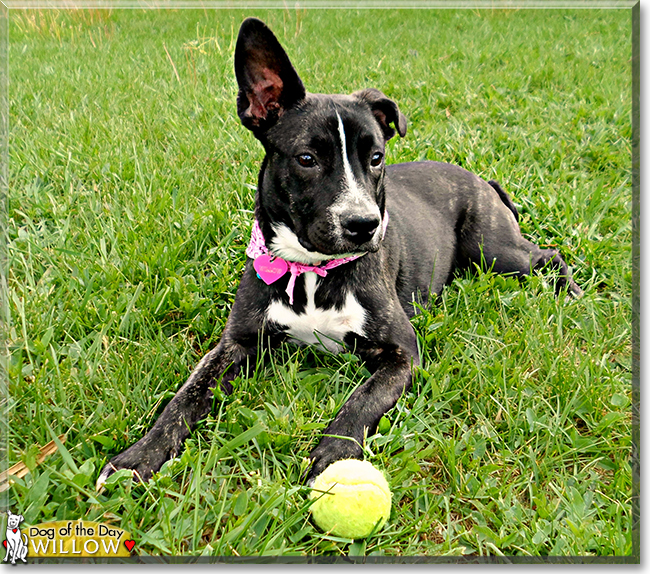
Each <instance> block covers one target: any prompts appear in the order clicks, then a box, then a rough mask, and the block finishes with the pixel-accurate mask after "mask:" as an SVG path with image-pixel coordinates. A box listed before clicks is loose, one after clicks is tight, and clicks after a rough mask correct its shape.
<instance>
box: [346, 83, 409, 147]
mask: <svg viewBox="0 0 650 574" xmlns="http://www.w3.org/2000/svg"><path fill="white" fill-rule="evenodd" d="M352 95H353V96H356V97H357V98H359V99H360V100H363V101H364V102H366V103H367V104H368V105H369V106H370V109H371V110H372V113H373V114H374V115H375V118H376V120H377V122H378V123H379V125H380V126H381V129H382V131H383V132H384V137H385V138H386V141H388V140H389V139H390V138H392V137H393V136H394V135H395V130H394V129H393V128H392V127H391V126H390V124H393V125H394V126H395V128H397V133H399V135H400V137H404V136H405V135H406V117H405V116H404V114H403V113H402V112H400V111H399V108H398V107H397V104H396V103H395V102H394V101H393V100H389V99H388V98H387V97H386V96H385V95H384V94H382V93H381V92H380V91H379V90H377V89H375V88H367V89H365V90H361V91H359V92H354V94H352Z"/></svg>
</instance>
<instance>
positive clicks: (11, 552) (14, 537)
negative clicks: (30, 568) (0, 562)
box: [3, 510, 27, 564]
mask: <svg viewBox="0 0 650 574" xmlns="http://www.w3.org/2000/svg"><path fill="white" fill-rule="evenodd" d="M23 520H25V519H24V518H23V515H22V514H12V512H11V510H7V538H6V540H4V542H3V544H4V547H5V548H6V549H7V553H6V554H5V560H4V561H5V562H7V561H8V560H9V559H10V558H11V563H12V564H15V563H16V560H17V559H19V560H22V561H23V562H24V563H25V564H27V560H25V558H26V557H27V536H26V535H25V534H23V533H22V532H21V531H20V528H19V527H18V525H19V524H20V523H21V522H22V521H23Z"/></svg>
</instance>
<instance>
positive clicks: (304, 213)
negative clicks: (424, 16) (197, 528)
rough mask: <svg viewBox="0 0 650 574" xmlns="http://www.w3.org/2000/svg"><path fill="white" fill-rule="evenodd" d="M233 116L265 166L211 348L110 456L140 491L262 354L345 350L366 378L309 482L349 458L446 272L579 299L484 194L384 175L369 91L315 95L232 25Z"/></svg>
mask: <svg viewBox="0 0 650 574" xmlns="http://www.w3.org/2000/svg"><path fill="white" fill-rule="evenodd" d="M235 73H236V77H237V82H238V88H239V91H238V95H237V113H238V115H239V118H240V120H241V123H242V124H243V125H244V126H245V127H246V128H248V129H249V130H251V131H252V133H253V135H254V136H255V137H256V138H257V139H258V140H259V141H260V143H261V144H262V145H263V147H264V150H265V152H266V154H265V157H264V159H263V161H262V165H261V169H260V173H259V179H258V187H257V192H256V198H255V222H254V224H253V232H252V237H251V242H250V244H249V246H248V249H247V255H248V260H247V264H246V267H245V270H244V273H243V277H242V279H241V282H240V285H239V288H238V290H237V294H236V297H235V301H234V304H233V307H232V311H231V313H230V316H229V318H228V321H227V324H226V327H225V329H224V332H223V334H222V337H221V340H220V342H219V343H218V345H217V346H216V347H215V348H214V349H212V350H211V351H210V352H208V353H207V355H205V356H204V357H203V358H202V360H201V361H200V362H199V364H198V365H197V367H196V368H195V369H194V371H193V372H192V373H191V374H190V376H189V378H188V380H187V382H186V383H185V384H184V385H182V387H181V388H180V389H179V390H178V392H177V393H176V395H175V396H174V398H173V399H172V400H171V401H170V402H169V404H168V405H167V406H166V408H165V409H164V411H163V412H162V413H161V415H160V416H159V418H158V420H157V421H156V422H155V424H154V425H153V427H152V428H151V430H150V431H149V432H148V433H147V434H146V435H145V436H144V437H143V438H141V439H140V440H139V441H138V442H136V443H135V444H134V445H132V446H131V447H130V448H128V449H127V450H125V451H124V452H122V453H121V454H118V455H117V456H115V457H114V458H113V459H112V460H110V461H109V463H108V464H107V465H106V466H105V467H104V469H103V470H102V472H101V474H100V477H99V479H98V484H102V483H103V482H104V481H105V480H106V478H107V477H108V476H109V475H110V474H112V473H113V472H115V471H116V470H117V469H122V468H127V469H132V470H133V471H134V475H135V476H136V478H140V479H141V480H147V479H148V478H149V477H151V475H152V473H154V472H155V471H157V470H158V469H159V468H160V467H161V465H162V464H163V463H164V462H165V461H166V460H168V459H169V458H171V457H175V456H177V455H178V454H179V453H180V451H181V448H182V445H183V442H184V441H185V439H186V438H187V437H188V435H189V434H190V431H191V429H192V428H193V427H194V426H195V424H196V423H197V422H198V421H199V420H201V419H202V418H204V417H205V416H207V414H208V413H209V412H210V410H211V408H212V404H213V389H214V388H215V387H216V386H217V385H220V388H221V389H222V391H223V392H225V393H231V392H232V390H233V388H232V384H231V383H232V380H233V379H234V378H235V377H236V376H238V375H239V374H243V375H246V373H247V372H248V369H249V367H254V366H255V364H256V357H257V356H258V352H259V347H260V342H263V344H264V345H269V346H270V347H273V346H277V345H279V344H280V343H281V342H282V341H285V340H293V341H297V342H299V343H304V344H315V345H318V346H321V347H323V348H325V349H327V350H329V351H338V350H339V349H341V348H342V347H344V346H345V347H347V348H350V349H353V350H354V351H355V352H356V353H358V354H359V355H360V356H361V358H362V359H363V360H364V361H365V364H366V366H367V367H368V369H369V370H370V372H371V373H372V376H371V377H370V378H369V379H368V380H367V381H366V382H365V383H364V384H362V385H361V386H360V387H359V388H357V389H356V390H355V391H354V392H353V393H352V395H351V396H350V398H349V399H348V401H347V402H346V403H345V404H344V405H343V407H342V408H341V410H340V412H339V413H338V414H337V415H336V417H335V418H334V420H333V421H332V422H331V423H330V424H329V426H328V427H327V429H326V430H325V432H324V433H323V437H322V439H321V441H320V443H319V444H318V446H317V447H316V448H315V449H314V450H313V451H312V452H311V454H310V459H311V465H310V468H309V469H308V471H307V474H306V480H307V482H308V483H309V484H312V483H313V480H314V479H315V477H316V476H318V475H319V474H320V473H321V472H322V471H323V470H324V469H325V468H326V467H327V466H329V465H330V464H332V463H333V462H335V461H337V460H341V459H347V458H362V445H363V441H364V437H365V436H368V435H370V434H372V433H374V432H375V430H376V427H377V424H378V422H379V420H380V418H381V417H382V415H384V413H386V412H387V411H388V410H390V409H391V408H392V407H393V406H394V405H395V404H396V402H397V400H398V399H399V398H400V397H401V396H402V395H403V394H404V393H405V392H407V391H408V390H409V388H410V387H411V380H412V372H413V369H414V368H417V367H418V366H419V364H420V357H419V353H418V346H417V340H416V334H415V332H414V330H413V327H412V325H411V323H410V321H409V319H410V318H411V317H413V316H414V314H415V313H416V310H417V308H418V305H420V304H426V303H427V302H428V300H429V297H430V294H440V292H441V291H442V289H443V287H444V286H445V285H446V284H448V283H450V282H451V280H452V278H453V275H454V273H455V272H456V271H457V270H462V269H466V268H472V267H474V266H475V265H484V266H487V267H488V268H491V269H492V270H493V271H495V272H498V273H508V274H513V275H516V276H518V277H523V276H525V275H528V274H530V273H531V271H534V270H540V269H542V268H546V267H548V268H553V269H555V270H557V272H558V273H557V276H558V279H557V283H556V292H557V293H561V292H564V290H566V292H567V293H569V294H571V295H575V296H579V295H580V294H581V290H580V288H579V287H578V286H577V285H576V283H575V282H574V280H573V279H572V278H571V274H570V271H569V269H568V267H567V265H566V263H565V262H564V260H563V259H562V257H561V255H560V254H559V253H558V252H557V251H556V250H551V249H541V248H540V247H538V246H537V245H534V244H532V243H530V242H529V241H527V240H526V239H524V238H523V237H522V235H521V232H520V230H519V225H518V213H517V209H516V207H515V205H514V203H513V202H512V200H511V199H510V197H509V196H508V194H507V193H506V192H505V191H503V189H502V188H501V187H500V186H499V184H498V183H496V182H494V181H490V182H486V181H484V180H482V179H481V178H479V177H478V176H476V175H474V174H472V173H470V172H468V171H466V170H465V169H462V168H461V167H458V166H455V165H451V164H446V163H440V162H431V161H422V162H415V163H402V164H395V165H387V164H386V162H385V145H386V142H387V141H388V140H389V139H390V138H391V137H393V136H394V135H395V132H397V133H398V134H399V135H400V136H401V137H404V136H405V134H406V127H407V121H406V118H405V117H404V115H403V114H402V112H401V111H400V110H399V108H398V106H397V104H396V103H395V102H394V101H392V100H390V99H389V98H388V97H386V96H385V95H384V94H383V93H382V92H380V91H379V90H377V89H374V88H368V89H363V90H361V91H358V92H355V93H353V94H352V95H338V94H334V95H328V94H313V93H308V92H306V91H305V88H304V86H303V82H302V80H301V79H300V77H299V76H298V74H297V72H296V70H295V69H294V67H293V65H292V64H291V62H290V60H289V58H288V56H287V54H286V52H285V51H284V49H283V48H282V47H281V45H280V44H279V42H278V40H277V39H276V37H275V36H274V34H273V33H272V32H271V30H270V29H269V28H268V27H267V26H266V25H265V24H264V23H263V22H261V21H260V20H257V19H255V18H249V19H246V20H245V21H244V22H243V24H242V25H241V28H240V31H239V35H238V39H237V43H236V47H235Z"/></svg>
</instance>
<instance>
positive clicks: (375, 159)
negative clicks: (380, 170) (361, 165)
mask: <svg viewBox="0 0 650 574" xmlns="http://www.w3.org/2000/svg"><path fill="white" fill-rule="evenodd" d="M382 159H384V155H383V154H381V153H379V152H376V153H373V154H372V157H371V158H370V165H371V166H372V167H377V166H378V165H380V164H381V160H382Z"/></svg>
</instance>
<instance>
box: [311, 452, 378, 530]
mask: <svg viewBox="0 0 650 574" xmlns="http://www.w3.org/2000/svg"><path fill="white" fill-rule="evenodd" d="M312 489H313V490H312V492H311V495H310V497H311V498H312V499H314V500H315V502H314V503H313V504H312V506H311V513H312V516H313V518H314V522H316V524H317V525H318V526H319V527H320V528H321V529H322V530H323V531H324V532H328V533H331V534H334V535H336V536H342V537H343V538H365V537H366V536H368V535H369V534H370V533H371V532H372V531H373V529H374V528H375V525H377V524H378V525H379V526H378V528H380V527H381V526H383V525H384V524H385V522H386V520H388V517H389V516H390V505H391V500H390V498H391V492H390V487H389V486H388V482H387V481H386V478H385V477H384V475H383V474H382V473H381V472H380V471H379V470H377V469H376V468H375V467H374V466H373V465H372V464H370V463H369V462H368V461H363V460H356V459H348V460H339V461H337V462H335V463H333V464H330V465H329V466H328V467H327V468H326V469H325V470H324V471H323V472H322V473H321V474H319V475H318V476H317V477H316V480H315V481H314V484H313V486H312Z"/></svg>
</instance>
